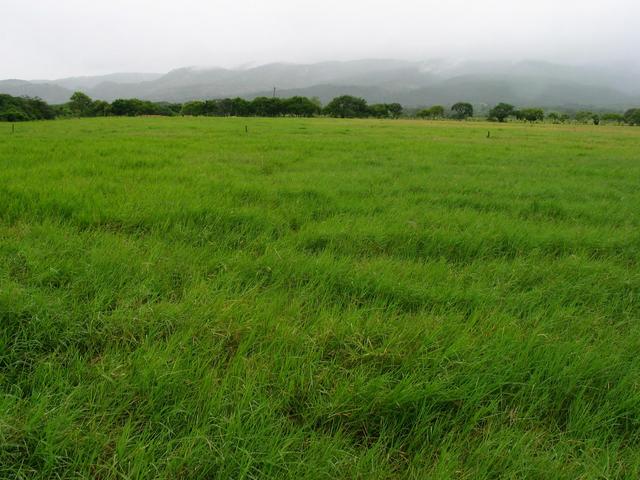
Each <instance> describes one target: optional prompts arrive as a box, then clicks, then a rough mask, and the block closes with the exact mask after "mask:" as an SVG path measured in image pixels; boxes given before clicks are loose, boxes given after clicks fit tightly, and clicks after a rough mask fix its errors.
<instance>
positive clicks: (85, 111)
mask: <svg viewBox="0 0 640 480" xmlns="http://www.w3.org/2000/svg"><path fill="white" fill-rule="evenodd" d="M68 106H69V111H70V112H71V114H72V115H73V116H74V117H92V116H94V113H95V111H94V108H93V107H94V104H93V100H91V98H90V97H89V96H88V95H87V94H85V93H82V92H75V93H74V94H73V95H71V98H70V99H69V104H68Z"/></svg>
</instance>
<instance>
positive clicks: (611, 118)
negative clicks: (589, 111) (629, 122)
mask: <svg viewBox="0 0 640 480" xmlns="http://www.w3.org/2000/svg"><path fill="white" fill-rule="evenodd" d="M600 119H601V120H602V121H603V122H606V123H617V124H618V125H620V124H622V123H624V115H622V114H620V113H603V114H602V115H601V116H600Z"/></svg>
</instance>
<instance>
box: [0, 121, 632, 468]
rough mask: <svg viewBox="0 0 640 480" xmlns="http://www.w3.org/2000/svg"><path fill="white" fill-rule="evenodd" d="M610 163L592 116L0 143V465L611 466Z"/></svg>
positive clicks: (623, 180) (146, 131) (619, 279)
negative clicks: (530, 122) (578, 123)
mask: <svg viewBox="0 0 640 480" xmlns="http://www.w3.org/2000/svg"><path fill="white" fill-rule="evenodd" d="M245 125H248V129H249V133H248V134H246V133H245V128H244V127H245ZM0 126H1V125H0ZM488 129H490V130H491V132H492V135H491V138H489V139H487V138H486V131H487V130H488ZM638 152H640V130H638V129H633V128H625V127H605V126H602V127H597V128H596V127H572V126H566V127H562V126H544V125H536V126H525V125H505V126H502V125H495V124H476V123H472V124H471V123H470V124H465V123H446V122H412V121H369V120H357V121H347V120H344V121H341V120H323V119H312V120H302V119H276V120H258V119H208V118H207V119H205V118H197V119H189V118H176V119H163V118H138V119H90V120H78V121H57V122H48V123H27V124H21V125H18V126H17V128H16V133H15V134H13V135H10V134H9V131H8V130H7V131H6V132H5V131H1V130H0V477H1V478H17V479H27V478H29V479H31V478H43V479H44V478H58V477H60V478H114V479H115V478H331V479H335V478H345V479H346V478H437V479H446V478H452V479H454V478H455V479H464V478H468V479H476V478H553V479H557V478H566V479H575V478H638V477H639V476H640V383H639V380H638V379H639V378H640V356H638V355H637V353H638V352H639V351H640V323H639V320H640V267H639V265H638V260H639V259H640V188H639V187H640V158H639V156H638Z"/></svg>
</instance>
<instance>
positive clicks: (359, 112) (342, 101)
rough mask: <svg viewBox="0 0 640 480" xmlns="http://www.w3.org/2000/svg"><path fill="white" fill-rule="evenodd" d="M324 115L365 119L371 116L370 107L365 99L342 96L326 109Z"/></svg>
mask: <svg viewBox="0 0 640 480" xmlns="http://www.w3.org/2000/svg"><path fill="white" fill-rule="evenodd" d="M324 113H325V114H326V115H329V116H331V117H339V118H364V117H367V116H369V107H368V106H367V101H366V100H365V99H364V98H358V97H352V96H351V95H342V96H341V97H336V98H334V99H333V100H331V102H329V104H328V105H327V106H326V107H324Z"/></svg>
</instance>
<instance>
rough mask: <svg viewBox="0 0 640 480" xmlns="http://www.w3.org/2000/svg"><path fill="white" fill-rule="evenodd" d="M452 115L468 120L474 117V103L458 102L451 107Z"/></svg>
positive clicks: (458, 118) (457, 118)
mask: <svg viewBox="0 0 640 480" xmlns="http://www.w3.org/2000/svg"><path fill="white" fill-rule="evenodd" d="M451 117H452V118H455V119H456V120H466V119H467V118H469V117H473V105H471V104H470V103H466V102H458V103H456V104H454V105H453V106H452V107H451Z"/></svg>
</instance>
